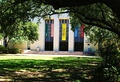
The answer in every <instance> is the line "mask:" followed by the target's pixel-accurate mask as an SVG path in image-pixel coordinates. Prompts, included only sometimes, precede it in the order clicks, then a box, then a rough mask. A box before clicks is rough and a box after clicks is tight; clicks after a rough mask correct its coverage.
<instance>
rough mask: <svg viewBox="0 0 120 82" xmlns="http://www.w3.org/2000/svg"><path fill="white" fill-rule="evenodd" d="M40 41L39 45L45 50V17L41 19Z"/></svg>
mask: <svg viewBox="0 0 120 82" xmlns="http://www.w3.org/2000/svg"><path fill="white" fill-rule="evenodd" d="M39 26H40V27H39V28H40V29H39V30H40V31H39V32H40V35H39V36H40V41H39V42H40V43H39V44H38V45H40V50H41V51H44V50H45V20H44V19H41V21H40V25H39Z"/></svg>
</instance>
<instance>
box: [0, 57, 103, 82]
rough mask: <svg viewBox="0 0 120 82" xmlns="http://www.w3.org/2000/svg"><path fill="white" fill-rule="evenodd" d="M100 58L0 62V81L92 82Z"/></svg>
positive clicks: (9, 60) (7, 60)
mask: <svg viewBox="0 0 120 82" xmlns="http://www.w3.org/2000/svg"><path fill="white" fill-rule="evenodd" d="M100 62H101V58H84V57H55V58H53V59H52V60H41V59H6V60H5V59H4V60H0V80H4V81H14V82H93V81H92V71H94V69H95V68H96V66H97V65H98V64H99V63H100Z"/></svg>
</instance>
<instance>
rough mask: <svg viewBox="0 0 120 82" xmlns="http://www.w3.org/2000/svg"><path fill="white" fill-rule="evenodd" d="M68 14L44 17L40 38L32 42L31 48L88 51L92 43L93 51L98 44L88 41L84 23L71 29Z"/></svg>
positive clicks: (41, 22) (40, 26) (40, 25)
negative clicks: (88, 46)
mask: <svg viewBox="0 0 120 82" xmlns="http://www.w3.org/2000/svg"><path fill="white" fill-rule="evenodd" d="M71 28H72V27H71V24H70V20H69V15H68V14H61V15H52V16H51V17H50V18H48V19H42V20H41V21H40V24H39V39H38V40H37V41H35V42H34V43H31V44H30V49H31V50H37V49H38V48H39V50H40V51H70V52H73V51H86V50H87V44H90V46H91V49H92V50H93V51H95V50H97V45H93V44H91V43H89V42H88V40H87V37H86V35H85V33H84V32H83V29H84V25H80V26H75V29H74V31H73V30H71Z"/></svg>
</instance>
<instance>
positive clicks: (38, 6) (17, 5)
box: [0, 0, 120, 37]
mask: <svg viewBox="0 0 120 82" xmlns="http://www.w3.org/2000/svg"><path fill="white" fill-rule="evenodd" d="M95 4H104V5H106V6H107V7H104V6H101V5H99V7H100V8H97V7H96V6H94V5H95ZM119 4H120V1H119V0H109V1H108V0H90V1H88V0H72V1H68V0H1V3H0V7H1V8H0V22H1V23H0V26H1V27H2V28H3V27H7V26H10V25H12V24H13V23H15V22H19V21H25V22H26V21H29V20H31V19H32V18H34V17H36V16H37V17H43V18H44V17H45V16H46V15H51V14H57V12H56V10H57V9H59V8H60V9H61V8H62V9H63V10H68V11H67V12H68V13H71V12H72V13H73V14H74V15H75V16H76V17H77V18H79V19H80V20H81V21H82V22H84V23H85V24H90V25H93V26H98V27H100V28H104V29H107V30H110V31H113V32H114V33H116V34H117V35H118V36H119V37H120V27H119V23H120V12H119V10H120V5H119ZM49 5H52V6H53V8H54V9H56V10H54V9H53V8H52V6H49ZM89 5H93V6H90V9H89ZM85 6H88V7H85ZM92 8H93V9H92ZM82 9H83V10H86V11H88V10H89V14H87V15H85V16H83V15H84V13H85V14H86V13H87V12H86V11H84V12H81V10H82ZM106 9H108V10H106ZM100 10H101V11H100ZM105 10H106V11H105ZM76 11H77V12H76ZM99 11H100V12H99ZM93 12H94V13H93ZM96 12H97V14H98V13H99V14H101V13H102V14H104V15H98V16H96V15H95V13H96ZM109 12H110V13H109ZM58 13H59V12H58ZM91 13H92V14H91ZM107 14H108V15H107ZM111 14H112V15H111ZM90 16H91V18H90ZM104 16H107V17H104ZM18 18H19V20H18ZM96 18H101V19H96ZM103 18H105V20H104V19H103ZM86 20H87V21H86ZM91 20H94V22H89V21H91ZM114 25H115V26H114ZM106 27H107V28H106Z"/></svg>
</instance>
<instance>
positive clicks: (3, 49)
mask: <svg viewBox="0 0 120 82" xmlns="http://www.w3.org/2000/svg"><path fill="white" fill-rule="evenodd" d="M3 53H7V49H6V48H5V47H4V46H3V45H0V54H3Z"/></svg>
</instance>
